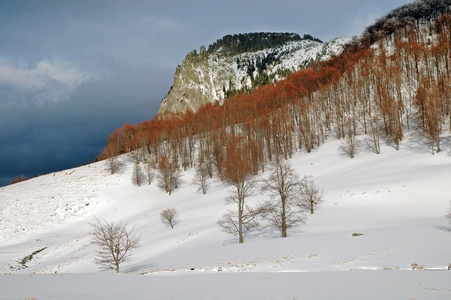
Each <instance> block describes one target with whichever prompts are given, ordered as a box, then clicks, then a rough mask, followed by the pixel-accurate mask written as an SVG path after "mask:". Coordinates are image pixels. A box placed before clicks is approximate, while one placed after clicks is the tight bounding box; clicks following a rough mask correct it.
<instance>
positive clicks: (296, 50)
mask: <svg viewBox="0 0 451 300" xmlns="http://www.w3.org/2000/svg"><path fill="white" fill-rule="evenodd" d="M349 41H350V39H349V38H337V39H334V40H332V41H330V42H327V43H323V42H321V41H320V40H319V39H315V38H313V37H311V36H310V35H304V37H303V38H301V37H300V36H299V35H297V34H293V33H291V34H289V33H285V34H282V33H253V34H240V35H233V36H232V35H228V36H225V37H224V38H222V39H220V40H218V41H216V42H215V43H213V44H212V45H210V46H209V47H208V49H205V47H204V46H202V47H201V48H200V53H199V54H198V53H197V51H196V50H194V51H192V52H190V53H188V54H187V56H186V58H185V59H184V60H183V62H182V64H181V65H179V66H177V69H176V72H175V75H174V83H173V85H172V87H171V89H170V90H169V92H168V95H167V96H166V97H165V98H164V99H163V100H162V102H161V105H160V110H159V115H162V114H164V112H173V113H177V112H185V111H186V110H187V109H191V110H193V111H196V110H197V109H198V108H199V107H200V106H202V105H204V104H206V103H209V102H215V101H219V102H221V103H222V101H223V100H224V98H227V97H228V96H230V95H233V94H235V93H238V92H240V91H245V90H251V89H253V88H255V87H257V86H260V85H263V84H267V83H273V82H276V81H278V80H280V79H282V78H284V77H286V75H288V74H290V73H293V72H295V71H298V70H300V69H301V68H304V67H306V66H309V65H311V64H312V63H313V62H315V61H321V60H326V59H328V58H330V57H331V56H333V55H337V54H339V53H340V52H341V51H342V50H343V48H344V46H345V44H347V43H348V42H349Z"/></svg>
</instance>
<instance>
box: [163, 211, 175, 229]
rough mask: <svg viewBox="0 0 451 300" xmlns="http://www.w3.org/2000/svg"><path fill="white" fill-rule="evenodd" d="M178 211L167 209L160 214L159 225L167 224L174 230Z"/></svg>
mask: <svg viewBox="0 0 451 300" xmlns="http://www.w3.org/2000/svg"><path fill="white" fill-rule="evenodd" d="M177 216H178V211H177V210H176V209H175V208H174V207H168V208H165V209H163V210H162V211H161V212H160V217H161V223H163V224H164V223H167V224H169V225H171V228H174V225H175V222H177Z"/></svg>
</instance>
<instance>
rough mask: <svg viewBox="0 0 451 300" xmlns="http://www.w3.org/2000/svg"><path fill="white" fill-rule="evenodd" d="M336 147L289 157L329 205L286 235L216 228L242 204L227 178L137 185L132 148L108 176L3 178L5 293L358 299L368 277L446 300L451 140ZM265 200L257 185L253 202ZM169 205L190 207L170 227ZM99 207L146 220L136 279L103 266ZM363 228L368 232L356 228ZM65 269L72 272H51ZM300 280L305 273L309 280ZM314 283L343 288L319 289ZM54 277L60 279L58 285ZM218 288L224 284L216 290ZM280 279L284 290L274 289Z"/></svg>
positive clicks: (0, 288)
mask: <svg viewBox="0 0 451 300" xmlns="http://www.w3.org/2000/svg"><path fill="white" fill-rule="evenodd" d="M339 144H340V142H339V141H337V140H330V141H327V142H326V143H325V144H324V145H322V146H321V147H320V148H318V149H316V150H315V151H313V152H312V153H310V154H306V153H297V154H296V155H295V156H294V158H293V159H292V161H291V163H292V165H293V166H294V167H295V168H296V169H297V171H298V173H299V174H301V175H304V174H311V175H313V176H314V179H315V181H316V182H317V184H318V185H319V186H320V187H321V188H322V189H323V192H324V199H325V201H324V203H323V204H322V205H321V206H320V207H319V209H318V210H317V212H316V213H315V214H314V215H309V216H308V220H307V223H306V224H305V225H301V226H299V227H297V228H295V229H293V230H291V231H289V232H288V237H287V238H280V234H279V232H278V231H276V230H273V229H265V230H263V231H260V232H258V231H255V232H251V233H250V234H248V235H247V236H246V237H245V243H244V244H238V243H237V238H236V237H234V236H231V235H227V234H225V233H223V232H222V231H221V230H220V228H219V227H218V226H217V224H216V221H217V219H218V218H219V217H220V216H221V215H222V214H223V213H224V212H225V211H226V209H228V208H230V209H233V208H234V206H233V205H232V204H230V205H226V203H225V201H224V198H225V197H226V196H227V194H228V192H229V191H231V188H230V187H229V186H227V185H225V184H223V183H221V182H219V181H216V180H212V181H210V183H209V184H210V186H209V190H208V191H207V194H206V195H202V193H201V192H199V191H197V189H196V187H195V186H193V185H192V184H191V181H192V178H193V175H194V172H193V170H188V171H187V172H184V173H183V177H182V184H181V185H180V187H179V189H177V190H176V191H175V192H174V193H173V194H172V195H171V196H168V195H167V194H165V193H164V191H162V190H161V189H159V188H158V187H157V186H156V183H155V182H154V183H152V184H151V185H150V186H149V185H145V186H141V187H139V188H138V187H136V186H134V185H132V183H131V174H132V166H133V162H132V159H131V158H129V157H128V156H126V155H125V156H122V157H121V159H122V160H123V161H124V163H125V165H124V167H123V168H122V169H121V171H120V173H119V174H114V175H110V174H109V171H107V170H106V169H105V166H104V163H103V162H98V163H94V164H91V165H87V166H82V167H79V168H75V169H71V170H66V171H62V172H58V173H52V174H48V175H45V176H40V177H37V178H34V179H31V180H28V181H25V182H22V183H18V184H15V185H11V186H7V187H2V188H0V228H1V232H0V273H1V274H4V275H3V276H0V299H18V298H19V299H21V298H29V297H37V298H38V299H53V298H67V299H77V298H85V299H89V298H91V299H95V298H99V297H100V298H103V297H104V296H105V295H109V297H108V299H123V298H124V297H121V293H119V292H116V293H114V291H115V289H116V288H117V287H112V288H111V289H108V288H107V287H106V288H105V289H104V290H102V289H100V290H99V289H98V286H101V285H102V284H104V283H105V282H110V284H111V283H112V284H111V285H112V286H113V285H114V286H116V284H115V283H114V282H118V283H117V284H118V285H120V284H121V283H122V284H125V286H128V288H125V291H126V292H127V291H128V294H127V295H133V297H135V296H136V298H140V299H142V297H144V298H148V297H149V296H150V298H161V297H169V298H190V297H185V296H186V294H185V292H186V291H190V292H192V293H193V294H191V295H190V296H192V298H197V297H196V295H197V296H199V297H200V298H209V299H211V298H219V299H227V298H230V296H231V295H236V296H241V297H238V298H241V299H246V298H249V297H246V295H252V297H255V298H265V297H266V299H274V298H281V299H287V298H301V296H302V295H307V296H310V297H312V298H318V299H319V298H321V297H324V298H328V295H329V297H330V296H334V295H337V294H336V293H338V295H347V297H343V298H346V299H350V298H353V297H354V299H359V298H360V299H361V298H362V295H365V293H366V288H365V287H366V286H367V285H366V284H368V283H369V281H371V282H372V283H373V284H372V289H373V293H372V294H371V295H370V296H371V297H368V298H372V299H378V296H379V299H380V296H381V295H386V296H387V294H386V293H385V291H389V292H390V291H391V293H390V294H388V296H389V298H392V299H397V298H399V296H403V298H409V299H410V298H421V297H423V298H424V299H426V298H428V299H449V297H451V285H450V284H449V282H451V281H450V276H451V272H447V271H445V270H446V268H447V266H448V265H449V264H451V256H450V253H451V226H450V225H449V224H448V222H447V221H446V219H445V218H444V217H443V215H444V212H445V209H446V208H447V207H448V204H449V202H448V200H449V199H450V198H451V196H450V185H449V183H450V179H451V151H450V150H449V149H450V148H448V151H443V152H441V153H438V154H435V155H431V154H430V153H429V151H428V149H427V147H422V146H421V145H420V144H416V143H415V142H414V141H412V140H411V141H409V139H406V140H405V141H404V142H403V144H402V145H401V150H399V151H395V150H394V149H393V148H392V147H391V146H388V145H385V146H384V147H383V148H382V153H381V154H380V155H376V154H374V153H372V152H370V151H369V150H368V151H366V150H363V151H362V152H361V153H359V154H358V155H357V156H356V158H354V159H352V160H351V159H349V158H347V157H346V156H344V155H342V154H341V153H340V150H339ZM266 173H267V172H266ZM266 175H267V174H261V175H260V176H261V177H262V176H266ZM265 199H267V195H264V194H263V195H262V194H256V195H255V196H254V197H253V198H252V199H251V200H250V201H252V202H258V201H262V200H265ZM168 206H173V207H175V208H176V209H177V210H178V211H179V214H180V215H179V218H178V219H179V221H178V222H177V223H176V225H175V228H174V229H171V228H170V227H169V225H165V224H162V223H161V222H160V217H159V212H160V211H161V209H163V208H166V207H168ZM94 217H98V218H102V219H106V220H109V221H122V222H126V223H130V224H136V225H137V227H136V230H137V232H138V233H139V234H141V246H140V247H139V248H138V249H136V250H135V251H134V252H133V253H134V259H133V260H132V261H131V262H129V263H127V264H124V265H123V266H122V272H124V273H128V275H124V274H113V273H111V272H101V271H100V270H99V268H98V266H97V265H96V264H94V262H93V257H94V256H95V249H96V247H95V246H94V245H93V244H91V240H90V236H89V232H90V226H89V222H92V221H93V218H94ZM355 232H356V233H363V235H362V236H357V237H355V236H352V233H355ZM29 255H32V257H31V258H30V259H29V260H27V261H23V259H24V258H25V257H28V256H29ZM21 262H23V264H22V263H21ZM412 269H427V270H435V272H428V271H425V270H412ZM337 271H348V272H337ZM242 272H245V273H242ZM55 273H58V274H60V273H74V274H66V275H49V274H55ZM85 273H92V274H89V275H81V274H85ZM7 274H10V275H7ZM29 274H47V275H34V276H31V277H30V276H28V275H29ZM77 274H78V275H77ZM140 274H143V275H145V276H140ZM240 274H241V275H240ZM299 281H302V282H305V283H306V285H305V286H303V288H302V289H300V287H299V283H298V282H299ZM318 281H324V282H326V283H328V284H330V285H331V288H337V290H336V293H335V292H334V291H330V290H327V291H326V290H323V289H322V288H319V289H318V283H317V282H318ZM68 282H72V285H71V287H69V285H68ZM120 282H121V283H120ZM54 284H57V285H58V288H56V287H55V288H52V289H49V286H52V285H54ZM339 284H342V285H350V284H352V285H355V287H353V288H355V289H356V290H354V291H352V290H349V289H348V288H343V286H341V287H340V288H338V287H337V286H336V285H339ZM77 286H78V287H81V286H83V287H84V288H83V289H81V288H79V289H77ZM107 286H108V284H107ZM156 286H158V288H156ZM174 286H179V287H180V288H173V287H174ZM216 286H218V287H224V288H225V289H227V292H224V293H222V292H221V293H219V294H218V291H217V289H216V288H214V287H216ZM275 286H278V287H283V288H285V291H284V292H283V293H276V291H275V290H274V289H270V287H275ZM127 289H128V290H127ZM168 289H169V290H170V291H168ZM229 289H231V290H229ZM234 289H235V290H234ZM351 291H352V293H351ZM64 293H66V294H64ZM135 293H136V294H135ZM62 295H63V296H62ZM64 295H66V296H64ZM122 295H123V294H122ZM146 295H147V297H146ZM348 296H349V297H348ZM351 296H352V297H351ZM133 297H131V298H133ZM127 298H128V297H127ZM338 298H341V297H338Z"/></svg>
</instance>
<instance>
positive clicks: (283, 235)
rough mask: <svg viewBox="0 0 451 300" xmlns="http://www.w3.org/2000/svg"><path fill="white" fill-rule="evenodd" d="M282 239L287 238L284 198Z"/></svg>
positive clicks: (283, 200)
mask: <svg viewBox="0 0 451 300" xmlns="http://www.w3.org/2000/svg"><path fill="white" fill-rule="evenodd" d="M282 237H287V216H286V211H285V199H284V198H282Z"/></svg>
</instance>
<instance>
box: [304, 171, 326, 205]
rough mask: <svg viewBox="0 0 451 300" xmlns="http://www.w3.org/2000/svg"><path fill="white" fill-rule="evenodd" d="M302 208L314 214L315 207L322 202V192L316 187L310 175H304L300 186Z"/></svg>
mask: <svg viewBox="0 0 451 300" xmlns="http://www.w3.org/2000/svg"><path fill="white" fill-rule="evenodd" d="M300 196H301V202H302V206H303V207H304V208H306V209H308V210H309V211H310V214H313V213H315V210H314V208H315V206H317V205H318V204H321V203H322V202H323V192H322V191H321V190H320V189H319V188H318V187H317V186H316V184H315V182H314V181H313V177H312V176H311V175H304V177H303V178H302V181H301V185H300Z"/></svg>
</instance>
